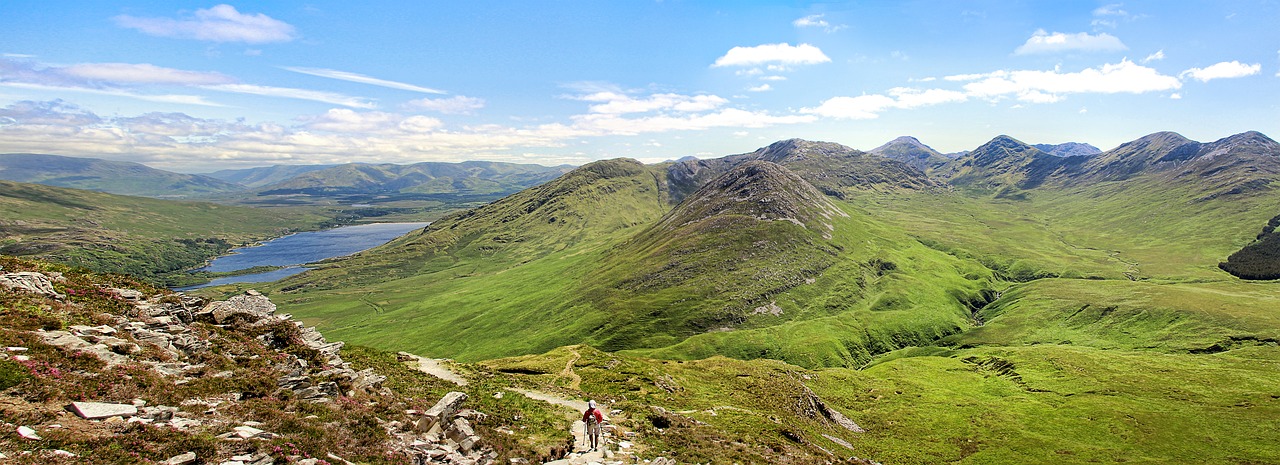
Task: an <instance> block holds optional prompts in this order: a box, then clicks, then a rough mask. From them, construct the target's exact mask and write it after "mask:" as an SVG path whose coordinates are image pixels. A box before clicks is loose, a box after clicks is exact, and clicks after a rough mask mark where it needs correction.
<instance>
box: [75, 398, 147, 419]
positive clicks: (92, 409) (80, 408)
mask: <svg viewBox="0 0 1280 465" xmlns="http://www.w3.org/2000/svg"><path fill="white" fill-rule="evenodd" d="M71 411H72V412H74V413H75V414H76V415H79V416H80V418H84V419H87V420H98V419H102V418H111V417H131V416H134V415H137V414H138V407H136V406H133V405H130V404H108V403H103V402H72V403H71Z"/></svg>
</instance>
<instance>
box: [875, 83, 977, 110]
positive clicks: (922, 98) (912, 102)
mask: <svg viewBox="0 0 1280 465" xmlns="http://www.w3.org/2000/svg"><path fill="white" fill-rule="evenodd" d="M888 93H889V95H890V96H892V97H893V98H894V99H896V100H897V102H896V103H895V104H894V107H895V108H902V109H910V108H918V107H925V106H933V105H940V104H943V103H959V102H963V101H965V100H969V96H967V95H965V94H964V93H963V92H958V91H954V90H946V89H925V90H921V89H912V88H908V87H895V88H893V89H889V92H888Z"/></svg>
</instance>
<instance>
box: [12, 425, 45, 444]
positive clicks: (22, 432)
mask: <svg viewBox="0 0 1280 465" xmlns="http://www.w3.org/2000/svg"><path fill="white" fill-rule="evenodd" d="M18 436H22V439H29V440H32V441H39V440H41V439H44V438H41V437H40V435H39V434H36V430H33V429H31V427H29V426H19V427H18Z"/></svg>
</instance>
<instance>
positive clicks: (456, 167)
mask: <svg viewBox="0 0 1280 465" xmlns="http://www.w3.org/2000/svg"><path fill="white" fill-rule="evenodd" d="M568 170H569V168H568V167H564V166H560V167H547V166H542V165H530V164H514V163H499V162H486V161H465V162H461V163H437V162H425V163H415V164H412V165H395V164H364V163H351V164H346V165H337V166H331V167H327V168H323V169H318V170H311V171H306V172H302V173H299V174H298V175H297V176H294V177H292V178H289V179H287V180H284V181H280V182H275V183H271V184H266V185H262V186H260V187H258V192H260V193H261V194H266V195H271V194H313V195H314V194H321V195H334V194H377V193H403V194H408V193H414V194H505V193H512V192H516V191H519V190H522V189H526V188H529V187H532V186H536V185H538V184H541V183H544V182H547V181H550V180H552V179H555V178H556V177H558V176H560V175H561V174H564V173H565V172H567V171H568Z"/></svg>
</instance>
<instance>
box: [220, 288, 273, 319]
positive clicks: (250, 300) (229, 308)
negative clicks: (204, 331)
mask: <svg viewBox="0 0 1280 465" xmlns="http://www.w3.org/2000/svg"><path fill="white" fill-rule="evenodd" d="M250 292H252V293H248V292H246V293H245V294H244V295H238V296H235V297H232V298H230V299H227V300H225V301H217V302H211V303H210V304H209V305H206V306H205V307H204V311H203V312H202V313H209V314H211V315H212V316H213V321H214V323H217V324H226V323H227V322H228V321H230V320H231V318H232V317H235V316H237V315H243V316H245V317H248V318H249V319H251V320H254V321H258V320H261V319H263V318H266V317H269V316H271V314H273V313H275V311H276V304H273V303H271V299H268V298H267V297H266V296H264V295H262V294H259V293H258V292H257V291H250Z"/></svg>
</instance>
